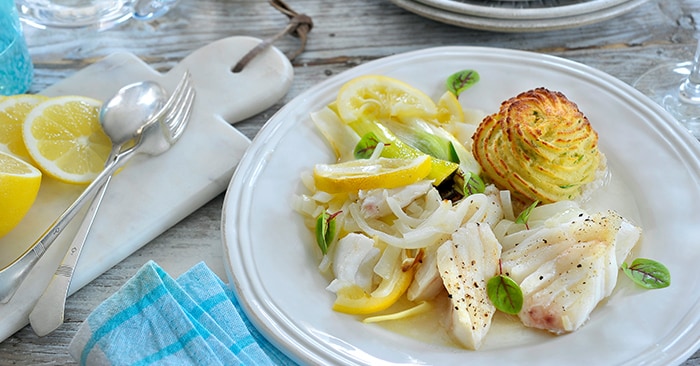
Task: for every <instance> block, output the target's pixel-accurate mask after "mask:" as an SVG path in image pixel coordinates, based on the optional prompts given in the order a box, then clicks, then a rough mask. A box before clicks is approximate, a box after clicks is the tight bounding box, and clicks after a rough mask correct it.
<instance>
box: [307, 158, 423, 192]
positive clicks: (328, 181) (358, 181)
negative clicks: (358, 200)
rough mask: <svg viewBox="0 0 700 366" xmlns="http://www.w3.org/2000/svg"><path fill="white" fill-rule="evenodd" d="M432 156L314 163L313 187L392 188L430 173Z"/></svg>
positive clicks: (340, 189)
mask: <svg viewBox="0 0 700 366" xmlns="http://www.w3.org/2000/svg"><path fill="white" fill-rule="evenodd" d="M431 169H432V159H431V157H430V156H428V155H422V156H419V157H417V158H415V159H393V158H377V159H360V160H351V161H347V162H343V163H337V164H316V166H315V167H314V174H313V176H314V182H315V184H316V188H318V189H319V190H321V191H324V192H328V193H340V192H354V191H358V190H361V189H363V190H367V189H375V188H396V187H401V186H404V185H408V184H411V183H415V182H417V181H419V180H421V179H423V178H425V177H427V176H428V174H430V171H431Z"/></svg>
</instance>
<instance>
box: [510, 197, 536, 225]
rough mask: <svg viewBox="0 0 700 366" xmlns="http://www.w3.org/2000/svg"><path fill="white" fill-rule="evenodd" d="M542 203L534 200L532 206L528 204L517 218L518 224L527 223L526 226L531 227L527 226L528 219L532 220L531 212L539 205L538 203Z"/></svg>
mask: <svg viewBox="0 0 700 366" xmlns="http://www.w3.org/2000/svg"><path fill="white" fill-rule="evenodd" d="M539 204H540V201H539V200H537V201H535V202H533V203H532V204H531V205H530V206H528V207H527V208H526V209H524V210H523V212H521V213H520V215H518V217H517V218H516V219H515V223H516V224H525V228H527V229H530V228H529V227H528V226H527V221H528V220H530V214H531V213H532V210H533V209H534V208H535V207H537V205H539Z"/></svg>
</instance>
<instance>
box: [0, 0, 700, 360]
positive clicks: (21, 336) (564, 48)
mask: <svg viewBox="0 0 700 366" xmlns="http://www.w3.org/2000/svg"><path fill="white" fill-rule="evenodd" d="M287 2H288V3H289V4H290V5H291V6H292V7H293V8H295V9H296V10H298V11H300V12H303V13H306V14H308V15H310V16H311V17H312V18H313V19H314V28H313V30H312V32H311V35H310V38H309V42H308V45H307V49H306V52H304V53H303V54H302V55H301V56H300V57H299V58H298V59H297V60H295V62H294V66H295V67H294V68H295V70H294V71H295V80H294V84H293V86H292V88H291V90H290V91H289V93H288V94H287V95H286V96H285V97H284V98H283V99H282V100H281V101H280V102H279V103H277V104H276V105H275V106H273V107H271V108H269V109H268V110H267V111H265V112H262V113H260V114H259V115H257V116H254V117H251V118H250V119H248V120H246V121H244V122H242V123H240V124H238V125H237V127H238V128H239V129H240V130H241V131H243V133H244V134H246V135H247V136H248V137H250V138H253V137H254V136H255V134H256V133H257V131H258V130H259V129H260V127H261V126H262V125H263V124H264V123H265V121H267V119H268V118H270V117H271V116H272V115H273V114H274V113H275V111H277V110H278V109H279V108H280V107H282V106H283V105H284V104H285V103H287V102H289V101H290V100H291V99H292V98H294V97H295V96H297V95H299V94H300V93H301V92H302V91H304V90H306V89H308V88H309V87H311V86H313V85H315V84H317V83H319V82H321V81H323V80H325V79H327V78H329V77H331V76H333V75H336V74H338V73H341V72H343V71H345V70H348V69H350V68H352V67H354V66H356V65H359V64H362V63H365V62H368V61H371V60H375V59H378V58H381V57H384V56H387V55H393V54H397V53H401V52H406V51H412V50H417V49H422V48H427V47H435V46H445V45H471V46H485V47H504V48H512V49H521V50H527V51H532V52H540V53H547V54H551V55H556V56H560V57H564V58H567V59H571V60H574V61H578V62H581V63H584V64H586V65H589V66H592V67H594V68H598V69H600V70H602V71H605V72H607V73H609V74H611V75H613V76H615V77H617V78H619V79H621V80H622V81H624V82H627V83H631V82H633V81H634V80H635V78H636V77H637V76H639V75H640V74H642V73H643V72H644V71H645V70H647V69H649V68H650V67H652V66H653V65H656V64H659V63H662V62H666V61H670V60H685V59H689V58H690V57H691V56H692V52H693V50H694V47H695V40H694V38H693V34H694V32H695V31H696V29H697V28H699V27H700V26H699V25H698V23H699V22H700V1H697V0H650V1H649V2H648V3H646V4H644V5H642V6H640V7H638V8H637V9H635V10H634V11H632V12H630V13H627V14H625V15H623V16H620V17H618V18H615V19H612V20H609V21H606V22H603V23H598V24H594V25H589V26H585V27H580V28H575V29H568V30H559V31H549V32H539V33H523V34H513V33H498V32H487V31H479V30H471V29H465V28H459V27H455V26H450V25H446V24H442V23H439V22H435V21H432V20H428V19H424V18H421V17H419V16H417V15H414V14H413V13H410V12H407V11H405V10H403V9H401V8H398V7H396V6H394V5H393V4H391V3H390V2H389V1H385V0H355V1H328V0H287ZM286 22H287V18H286V17H285V16H283V15H281V14H280V13H278V12H277V11H276V10H274V9H272V8H271V7H270V6H269V5H268V4H267V2H266V1H260V0H235V1H227V0H181V2H180V4H179V5H178V7H177V8H176V9H174V10H173V11H172V12H171V13H169V14H168V15H167V16H166V17H165V18H164V19H161V20H158V21H156V22H153V23H150V24H147V23H138V22H130V23H128V24H125V25H123V26H120V27H119V28H116V29H112V30H109V31H105V32H101V33H95V32H89V31H85V30H79V31H67V30H51V31H46V30H37V29H31V28H25V30H26V36H27V39H28V43H29V44H30V53H31V55H32V57H33V61H34V63H35V68H36V72H35V81H34V84H33V85H32V88H31V91H33V92H37V91H40V90H42V89H43V88H45V87H47V86H49V85H51V84H53V83H55V82H57V81H59V80H61V79H63V78H65V77H67V76H70V75H71V74H72V73H73V72H75V71H77V70H79V69H81V68H82V67H85V66H87V65H89V64H91V63H93V62H95V61H97V60H99V59H101V58H102V57H104V56H106V55H108V54H110V53H112V52H114V51H116V50H127V51H130V52H132V53H134V54H136V55H137V56H139V57H140V58H142V59H143V60H144V61H146V62H147V63H148V64H150V65H151V66H152V67H154V68H155V69H157V70H160V71H167V70H168V69H170V68H171V67H172V66H173V65H175V64H176V63H177V62H178V61H179V60H181V59H182V58H183V57H185V56H186V55H188V54H189V53H190V52H192V51H193V50H195V49H197V48H199V47H202V46H204V45H206V44H208V43H210V42H212V41H215V40H218V39H221V38H224V37H228V36H233V35H249V36H255V37H260V38H264V37H268V36H272V35H273V34H275V33H276V32H277V31H279V30H280V29H281V28H282V27H284V26H285V25H286ZM298 44H299V41H298V39H296V38H293V37H285V38H283V39H282V40H280V41H279V42H278V43H277V46H278V47H279V48H280V49H282V50H283V51H289V52H291V51H293V50H294V49H295V48H296V47H297V46H298ZM223 198H224V196H223V194H222V195H220V196H219V197H216V198H215V199H213V200H212V201H211V202H209V203H207V204H206V205H204V206H203V207H202V208H200V209H199V210H197V211H196V212H195V213H193V214H192V215H190V216H189V217H188V218H186V219H185V220H183V221H182V222H180V223H178V224H177V225H175V226H174V227H173V228H171V229H170V230H168V231H166V232H165V233H163V234H162V235H161V236H160V237H158V238H156V239H155V240H153V241H152V242H151V243H149V244H147V245H146V246H144V247H143V248H142V249H140V250H138V251H137V252H135V253H134V254H133V255H131V256H130V257H129V258H127V259H126V260H124V261H123V262H121V263H119V264H118V265H117V266H115V267H114V268H112V269H110V270H109V271H107V272H106V273H105V274H103V275H102V276H100V277H99V278H97V279H96V280H95V281H93V282H92V283H90V284H89V285H88V286H86V287H85V288H83V289H82V290H80V291H78V292H77V293H76V294H75V295H73V296H72V297H70V298H69V299H68V302H67V309H66V323H65V324H64V325H63V326H61V327H60V328H59V329H58V330H57V331H55V332H54V333H52V334H50V335H48V336H46V337H43V338H39V337H37V336H36V335H34V333H33V332H32V331H31V329H30V328H29V327H25V328H24V329H22V330H21V331H19V332H17V333H16V334H15V335H14V336H12V337H10V338H8V339H7V340H5V341H4V342H2V343H0V365H66V364H74V361H73V360H72V358H71V357H70V356H69V355H68V354H67V345H68V343H69V342H70V340H71V338H72V337H73V335H74V334H75V332H76V330H77V328H78V326H79V325H80V323H81V322H82V321H83V320H84V319H85V318H86V317H87V316H88V314H89V313H90V312H91V311H92V310H93V309H94V308H95V307H96V306H97V305H98V304H99V303H100V302H102V301H103V300H104V299H105V298H107V297H108V296H109V295H110V294H112V293H114V292H115V291H116V290H117V289H118V288H119V286H121V285H122V284H123V283H124V282H125V281H126V280H127V279H128V278H130V277H131V276H132V275H133V274H134V273H136V271H137V270H138V269H139V268H140V267H141V266H142V265H143V264H144V263H146V262H147V261H148V260H151V259H153V260H155V261H157V262H158V263H159V264H161V265H162V266H163V267H165V268H166V270H168V271H169V272H171V273H172V274H174V275H177V274H179V273H181V272H183V271H184V270H186V269H187V268H189V267H191V266H192V265H194V264H195V263H196V262H199V261H202V260H204V261H206V262H207V263H208V264H209V265H210V266H211V267H212V268H214V269H215V270H216V271H217V272H218V273H219V274H220V275H222V276H223V261H222V258H221V257H222V249H221V232H220V222H221V207H222V204H223ZM0 321H2V320H0ZM683 365H684V366H700V352H698V353H695V354H694V355H693V356H692V357H690V359H689V360H687V361H686V362H685V363H683Z"/></svg>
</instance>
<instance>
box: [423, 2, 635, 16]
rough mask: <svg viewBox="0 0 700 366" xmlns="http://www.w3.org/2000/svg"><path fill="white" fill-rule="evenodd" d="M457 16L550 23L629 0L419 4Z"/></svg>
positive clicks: (601, 9)
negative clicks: (531, 20)
mask: <svg viewBox="0 0 700 366" xmlns="http://www.w3.org/2000/svg"><path fill="white" fill-rule="evenodd" d="M416 1H417V2H420V3H423V4H426V5H430V6H433V7H436V8H440V9H444V10H447V11H451V12H453V13H458V14H467V15H475V16H480V17H486V18H497V19H551V18H561V17H570V16H575V15H582V14H587V13H592V12H600V11H605V10H606V9H608V8H612V7H614V6H618V5H620V4H623V3H626V2H629V1H630V0H416Z"/></svg>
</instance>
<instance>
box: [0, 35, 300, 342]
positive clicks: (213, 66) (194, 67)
mask: <svg viewBox="0 0 700 366" xmlns="http://www.w3.org/2000/svg"><path fill="white" fill-rule="evenodd" d="M259 42H260V40H259V39H256V38H251V37H231V38H225V39H222V40H220V41H217V42H214V43H211V44H209V45H207V46H205V47H203V48H201V49H199V50H197V51H195V52H193V53H192V54H191V55H189V56H188V57H186V58H185V59H184V60H183V61H182V62H180V63H179V64H178V65H176V66H175V67H174V68H173V69H172V70H170V71H169V72H168V73H166V74H161V73H158V72H156V71H155V70H153V69H152V68H151V67H149V66H148V65H146V64H145V63H143V62H142V61H141V60H140V59H139V58H138V57H136V56H134V55H132V54H130V53H116V54H113V55H111V56H109V57H107V58H105V59H103V60H101V61H99V62H97V63H95V64H93V65H91V66H89V67H87V68H85V69H83V70H81V71H79V72H77V73H76V74H74V75H72V76H71V77H69V78H67V79H65V80H63V81H61V82H59V83H57V84H56V85H53V86H52V87H50V88H48V89H46V90H45V91H44V92H43V93H42V94H46V95H49V96H56V95H70V94H73V95H85V96H90V97H94V98H96V99H100V100H106V99H108V98H109V97H111V96H112V95H113V94H114V93H115V92H116V91H117V90H118V89H119V88H121V87H122V86H124V85H126V84H129V83H133V82H137V81H142V80H154V81H157V82H160V83H161V84H162V85H163V86H164V87H165V88H166V90H169V91H172V90H173V89H174V87H175V85H176V84H177V82H178V81H179V79H180V77H181V76H182V74H183V72H184V70H185V69H187V70H189V71H190V73H191V74H192V80H193V83H194V85H195V89H196V91H197V97H196V101H195V106H194V110H193V112H192V118H191V120H190V124H189V126H188V127H187V129H186V130H185V133H184V134H183V136H182V138H181V140H180V141H179V142H178V143H177V144H175V145H174V146H173V147H172V148H171V149H170V150H169V151H167V152H166V153H164V154H162V155H160V156H157V157H153V158H144V157H140V156H139V157H135V158H134V159H133V160H132V161H131V163H129V165H127V166H126V167H125V168H124V169H123V170H122V171H121V172H120V173H119V174H118V175H117V176H115V177H114V178H113V179H112V183H111V185H110V187H109V189H108V191H107V193H106V195H105V198H104V201H103V202H102V206H101V207H100V211H99V212H98V216H97V217H96V219H95V222H94V224H93V227H92V231H91V233H90V236H89V237H88V242H87V243H86V245H85V248H84V249H83V252H82V256H81V258H80V261H79V262H78V265H77V267H76V272H75V276H74V278H73V282H72V283H71V287H70V293H73V292H75V291H77V290H78V289H80V288H82V287H83V286H84V285H86V284H87V283H88V282H90V281H92V280H93V279H95V278H96V277H97V276H99V275H100V274H102V273H104V272H105V271H106V270H108V269H109V268H111V267H112V266H114V265H115V264H117V263H119V262H120V261H121V260H123V259H124V258H126V257H127V256H129V255H130V254H131V253H133V252H134V251H136V250H137V249H139V248H140V247H142V246H143V245H145V244H146V243H148V242H149V241H151V240H152V239H154V238H155V237H157V236H158V235H160V234H161V233H162V232H164V231H165V230H167V229H168V228H170V227H171V226H173V225H174V224H176V223H177V222H178V221H180V220H182V219H183V218H185V217H186V216H188V215H189V214H190V213H192V212H193V211H194V210H196V209H197V208H199V207H201V206H202V205H204V204H205V203H206V202H208V201H209V200H211V199H212V198H214V197H216V196H217V195H218V194H220V193H221V192H223V191H224V190H225V189H226V187H227V186H228V183H229V180H230V179H231V176H232V174H233V171H234V169H235V167H236V165H237V164H238V161H239V160H240V158H241V156H242V155H243V153H244V151H245V150H246V148H247V147H248V145H249V144H250V141H249V140H248V139H247V138H246V137H245V136H244V135H243V134H241V133H240V132H239V131H238V130H236V129H235V128H233V127H232V126H231V124H232V123H236V122H239V121H241V120H243V119H245V118H248V117H250V116H252V115H255V114H257V113H259V112H262V111H263V110H265V109H267V108H268V107H270V106H272V105H273V104H274V103H276V102H277V101H279V100H280V99H281V98H282V97H283V96H284V95H285V94H286V92H287V90H288V89H289V87H290V86H291V83H292V79H293V69H292V66H291V64H290V63H289V61H288V59H287V58H286V56H285V55H284V54H282V53H281V52H280V51H279V50H277V49H276V48H274V47H272V48H268V49H267V50H265V51H264V52H263V53H261V54H260V55H259V56H257V57H256V58H255V59H253V61H251V63H250V64H249V65H248V66H247V67H246V68H245V69H244V70H243V71H242V72H240V73H232V72H231V71H230V70H231V68H232V67H233V65H234V64H235V63H236V62H237V61H238V60H239V59H240V58H241V57H243V55H244V54H245V53H246V52H247V51H249V50H250V49H252V48H253V47H254V46H255V45H257V44H258V43H259ZM82 189H84V187H83V186H73V185H68V184H62V183H59V182H57V181H54V180H52V179H50V178H44V180H43V182H42V187H41V189H40V192H39V196H38V198H37V201H36V203H35V204H34V206H33V207H32V209H31V210H30V212H29V213H28V214H27V216H26V217H25V218H24V220H23V221H22V222H21V223H20V225H19V226H18V227H17V228H15V229H14V230H13V231H12V232H11V233H10V234H8V235H6V236H5V237H3V238H0V268H4V267H5V266H6V265H7V264H9V263H11V262H12V261H13V260H14V259H15V258H17V257H18V256H19V255H20V254H21V253H22V252H24V251H25V250H27V247H28V246H29V245H31V244H32V243H33V242H34V241H35V240H36V239H37V238H38V237H39V236H40V235H41V234H42V233H43V232H44V230H45V229H46V228H48V227H49V225H50V224H51V223H52V222H53V220H54V219H55V218H57V217H58V216H59V215H60V214H61V212H62V211H63V210H64V209H65V208H66V207H68V206H69V205H70V204H71V203H72V201H73V200H74V199H75V198H76V197H77V196H78V195H79V194H80V192H81V190H82ZM81 219H82V214H81V215H79V216H78V217H77V219H76V220H74V221H75V222H74V223H73V224H71V226H69V227H68V229H67V230H66V232H64V233H63V234H62V235H61V236H60V237H59V239H58V240H57V241H56V242H55V243H54V244H53V246H51V247H50V248H49V250H48V251H47V253H46V254H45V256H44V257H43V258H42V260H41V261H40V262H39V263H38V265H37V267H36V268H34V270H33V271H32V272H31V273H30V275H29V277H28V279H27V281H25V282H24V283H23V284H22V286H21V287H20V289H19V290H18V292H17V293H16V294H15V296H14V297H13V298H12V299H11V300H10V301H9V302H8V303H6V304H0V341H2V340H4V339H6V338H7V337H9V336H10V335H12V334H13V333H14V332H16V331H17V330H19V329H21V328H22V327H24V326H25V325H27V324H29V321H28V314H29V313H30V312H31V309H32V307H33V304H34V303H35V302H36V300H37V299H38V298H39V296H40V295H41V293H42V291H43V289H44V288H45V286H46V284H48V282H49V280H50V279H51V276H52V275H53V272H54V271H55V270H56V268H57V267H58V265H59V263H60V261H61V260H62V258H63V256H64V254H65V251H66V250H67V248H68V246H69V245H70V242H71V240H72V237H73V233H74V232H75V230H76V228H77V226H78V224H79V221H80V220H81Z"/></svg>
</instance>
